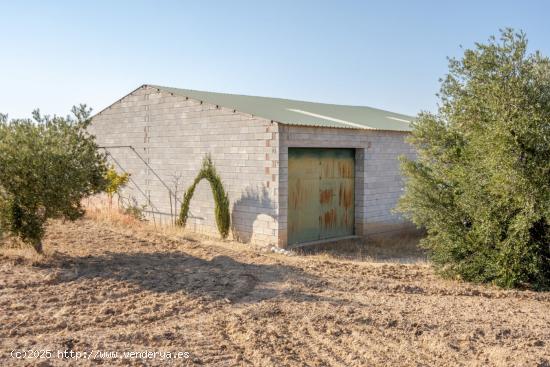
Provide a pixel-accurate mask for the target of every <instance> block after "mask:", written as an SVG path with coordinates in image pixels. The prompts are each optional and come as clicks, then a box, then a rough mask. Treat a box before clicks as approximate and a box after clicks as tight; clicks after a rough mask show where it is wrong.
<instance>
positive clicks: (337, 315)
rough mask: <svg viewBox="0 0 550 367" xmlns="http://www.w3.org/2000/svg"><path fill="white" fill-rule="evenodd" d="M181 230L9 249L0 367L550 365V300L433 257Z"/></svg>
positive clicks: (1, 296)
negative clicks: (458, 270)
mask: <svg viewBox="0 0 550 367" xmlns="http://www.w3.org/2000/svg"><path fill="white" fill-rule="evenodd" d="M170 231H172V232H169V233H168V232H167V233H158V231H157V230H155V228H152V227H151V226H150V225H147V224H143V223H140V222H134V223H130V224H129V225H128V223H126V222H124V221H117V220H114V221H107V220H100V218H98V217H95V219H94V220H92V219H90V218H88V219H85V220H81V221H78V222H75V223H62V222H59V221H54V222H52V223H51V224H50V226H49V228H48V232H47V236H46V239H45V249H46V255H45V256H43V257H38V258H35V257H32V256H30V255H29V254H26V253H25V252H24V251H23V252H18V251H17V250H15V249H13V248H11V249H6V248H2V249H1V250H0V309H1V310H2V312H0V351H1V354H0V365H6V366H7V365H34V364H38V363H37V362H42V363H43V365H67V364H68V362H67V361H63V360H60V359H56V358H53V359H50V360H47V361H44V360H42V361H40V360H38V361H37V360H14V359H12V358H10V356H9V351H11V350H12V349H14V348H33V349H52V350H55V351H57V350H64V349H71V350H74V351H80V352H83V351H90V350H96V351H97V350H102V351H118V352H120V353H122V351H130V350H134V351H142V350H146V349H147V350H149V351H188V352H190V353H191V358H189V359H187V360H183V361H182V360H177V361H165V360H160V359H149V360H137V359H134V360H125V359H110V360H99V359H96V360H90V359H86V360H84V359H83V360H79V361H74V360H73V361H69V365H96V364H98V363H102V364H104V365H109V366H110V365H124V364H130V365H178V366H179V365H210V366H243V365H250V366H370V365H384V366H386V365H399V366H419V365H472V366H487V365H494V366H537V365H539V366H547V365H548V363H550V362H549V361H550V326H549V325H550V313H549V312H548V310H549V309H550V308H549V306H550V294H548V293H534V292H530V291H515V290H500V289H495V288H492V287H486V286H477V285H470V284H464V283H459V282H454V281H443V280H440V279H439V278H437V277H436V276H435V275H434V274H433V272H432V270H431V269H430V267H429V266H428V265H427V264H426V263H425V262H423V261H418V262H414V263H409V264H400V263H392V262H388V259H391V258H395V257H396V256H397V255H398V254H399V250H398V248H395V249H391V250H390V251H389V253H384V248H383V246H385V245H383V244H379V245H373V244H370V245H369V244H368V243H367V244H366V245H365V246H364V245H363V244H360V245H353V244H349V245H348V246H349V247H350V248H349V249H348V250H345V249H342V250H343V251H342V253H341V254H340V253H338V251H337V249H335V248H330V249H325V250H320V251H319V252H316V253H309V254H308V255H307V256H291V257H289V256H284V255H280V254H274V253H271V252H266V251H262V250H261V249H259V248H256V247H251V246H247V245H243V244H239V243H235V242H231V241H218V240H213V239H208V238H197V237H191V236H189V235H187V234H185V233H182V232H179V231H177V230H170ZM354 246H358V247H354ZM377 246H378V247H377ZM344 250H345V251H344ZM359 250H360V251H362V252H361V253H362V254H363V255H364V256H362V259H363V260H361V257H357V256H355V257H354V256H352V255H353V254H354V253H355V254H357V253H358V251H359ZM369 251H370V252H369ZM407 251H409V250H407ZM410 251H415V250H413V249H410ZM365 259H366V260H365ZM370 259H376V260H377V261H371V260H370ZM378 260H379V261H378Z"/></svg>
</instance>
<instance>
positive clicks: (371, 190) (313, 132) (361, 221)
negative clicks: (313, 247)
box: [278, 125, 415, 247]
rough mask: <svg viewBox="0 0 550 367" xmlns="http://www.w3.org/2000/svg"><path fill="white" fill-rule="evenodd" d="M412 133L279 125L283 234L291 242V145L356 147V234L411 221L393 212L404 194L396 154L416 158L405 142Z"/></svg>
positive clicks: (281, 240)
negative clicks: (289, 230)
mask: <svg viewBox="0 0 550 367" xmlns="http://www.w3.org/2000/svg"><path fill="white" fill-rule="evenodd" d="M407 135H408V133H405V132H397V131H380V130H358V129H335V128H321V127H303V126H290V125H281V126H279V140H280V154H279V165H280V176H279V178H280V179H279V239H278V244H279V246H281V247H285V246H286V244H287V219H286V218H287V214H288V199H287V197H288V148H289V147H318V148H355V149H356V167H355V176H356V185H355V233H356V234H357V235H363V236H367V235H371V234H378V233H382V232H386V231H395V230H400V229H401V228H403V227H407V226H410V223H408V222H407V221H405V220H404V219H403V218H402V217H401V216H399V215H396V214H393V213H392V209H393V208H394V207H395V205H396V203H397V201H398V199H399V197H400V196H401V194H402V188H403V178H402V176H401V174H400V171H399V161H398V157H399V156H400V155H405V156H408V157H410V158H414V157H415V153H414V149H413V148H412V146H410V145H409V144H408V143H406V142H405V138H406V137H407Z"/></svg>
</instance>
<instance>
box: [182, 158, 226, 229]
mask: <svg viewBox="0 0 550 367" xmlns="http://www.w3.org/2000/svg"><path fill="white" fill-rule="evenodd" d="M202 179H206V180H207V181H208V182H209V183H210V187H211V188H212V194H213V195H214V204H215V209H214V214H215V216H216V226H217V227H218V232H219V233H220V235H221V237H222V238H227V236H228V235H229V226H230V224H231V223H230V222H231V220H230V215H229V199H228V198H227V194H226V193H225V190H224V188H223V185H222V181H221V178H220V176H219V175H218V173H217V172H216V168H215V167H214V164H213V163H212V159H211V158H210V156H208V155H207V156H206V157H204V160H203V162H202V168H201V170H200V172H199V174H198V175H197V177H196V178H195V180H194V181H193V184H192V185H191V186H190V187H189V188H188V189H187V191H186V192H185V194H184V196H183V202H182V204H181V211H180V215H179V220H178V225H180V226H182V227H185V224H186V222H187V216H188V214H189V205H190V203H191V198H192V197H193V194H194V193H195V188H196V187H197V185H198V183H199V182H200V181H201V180H202Z"/></svg>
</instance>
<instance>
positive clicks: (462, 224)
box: [399, 29, 550, 289]
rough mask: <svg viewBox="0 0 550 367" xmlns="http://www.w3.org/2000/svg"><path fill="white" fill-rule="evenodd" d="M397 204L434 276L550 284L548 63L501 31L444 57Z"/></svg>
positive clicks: (519, 37)
mask: <svg viewBox="0 0 550 367" xmlns="http://www.w3.org/2000/svg"><path fill="white" fill-rule="evenodd" d="M449 69H450V71H449V74H448V75H447V76H446V77H445V79H444V80H443V81H442V87H441V92H440V97H441V101H440V107H439V111H438V113H437V114H431V113H421V114H420V115H419V116H418V119H417V121H416V122H415V123H414V129H413V132H412V136H411V138H410V142H411V143H412V144H413V145H414V146H415V147H416V149H417V151H418V159H417V161H409V160H404V162H403V165H402V167H403V170H404V173H405V175H406V176H407V178H408V180H407V184H406V189H405V195H404V197H403V198H402V200H401V202H400V204H399V210H400V211H402V212H404V213H405V214H406V215H407V216H408V217H409V218H411V219H412V221H413V222H414V223H416V224H417V225H419V226H423V227H425V228H426V230H427V237H426V238H425V239H424V240H423V241H422V244H423V246H425V247H426V248H427V249H428V250H429V252H430V256H431V259H432V260H433V262H434V264H435V265H436V267H437V269H438V270H440V271H441V272H442V273H443V274H446V275H452V276H459V277H461V278H462V279H465V280H469V281H475V282H493V283H495V284H497V285H500V286H504V287H516V286H519V285H522V284H530V285H533V286H535V287H538V288H539V289H540V288H548V287H549V286H550V60H549V59H548V58H546V57H543V56H541V55H540V54H539V53H538V52H537V53H535V54H531V55H528V54H527V40H526V37H525V35H524V34H523V33H520V34H517V33H514V32H513V31H512V30H510V29H507V30H504V31H502V32H501V36H500V38H499V39H496V38H495V37H492V38H491V39H490V40H489V42H488V43H487V44H476V46H475V48H474V49H471V50H466V51H465V52H464V56H463V58H462V59H460V60H457V59H451V60H450V62H449Z"/></svg>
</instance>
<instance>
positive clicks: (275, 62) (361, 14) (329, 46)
mask: <svg viewBox="0 0 550 367" xmlns="http://www.w3.org/2000/svg"><path fill="white" fill-rule="evenodd" d="M549 14H550V2H549V1H542V0H541V1H535V0H533V1H528V0H526V1H502V0H500V1H481V0H477V1H453V2H450V1H449V2H447V1H441V0H440V1H376V2H375V1H321V0H318V1H300V0H294V1H281V0H277V1H269V2H268V1H236V0H232V1H219V2H214V1H203V0H194V1H137V0H133V1H86V2H84V1H36V2H33V1H8V0H0V24H1V25H2V31H1V32H0V46H1V49H0V52H1V53H2V56H1V57H0V112H4V113H9V114H10V116H11V117H26V116H30V113H31V111H32V109H33V108H34V107H40V108H41V110H42V111H43V112H45V113H50V114H53V113H57V114H63V115H64V114H66V113H67V112H68V111H69V109H70V107H71V106H72V105H73V104H77V103H80V102H84V103H87V104H88V105H90V106H92V107H93V108H94V109H95V111H99V110H100V109H102V108H104V107H106V106H107V105H109V104H111V103H112V102H114V101H115V100H117V99H118V98H120V97H122V96H123V95H125V94H127V93H128V92H130V91H131V90H133V89H135V88H136V87H138V86H139V85H141V84H147V83H149V84H161V85H167V86H174V87H181V88H190V89H199V90H208V91H220V92H231V93H239V94H251V95H262V96H274V97H284V98H291V99H304V100H313V101H319V102H331V103H342V104H355V105H367V106H372V107H379V108H384V109H388V110H392V111H395V112H401V113H406V114H416V113H417V112H418V111H420V110H432V111H433V110H435V109H436V103H437V99H436V97H435V93H436V92H437V91H438V88H439V82H438V79H439V77H441V76H443V75H444V73H445V72H446V70H447V61H446V56H457V55H459V54H460V53H461V51H460V48H459V45H463V46H464V47H471V46H472V45H473V43H474V42H475V41H485V40H486V39H487V38H488V37H489V36H490V35H491V34H496V33H497V32H498V29H499V28H502V27H508V26H510V27H514V28H516V29H522V30H524V31H525V32H526V33H527V36H528V38H529V40H530V47H531V50H535V49H539V50H541V51H542V52H543V53H544V54H546V55H550V20H549Z"/></svg>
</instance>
